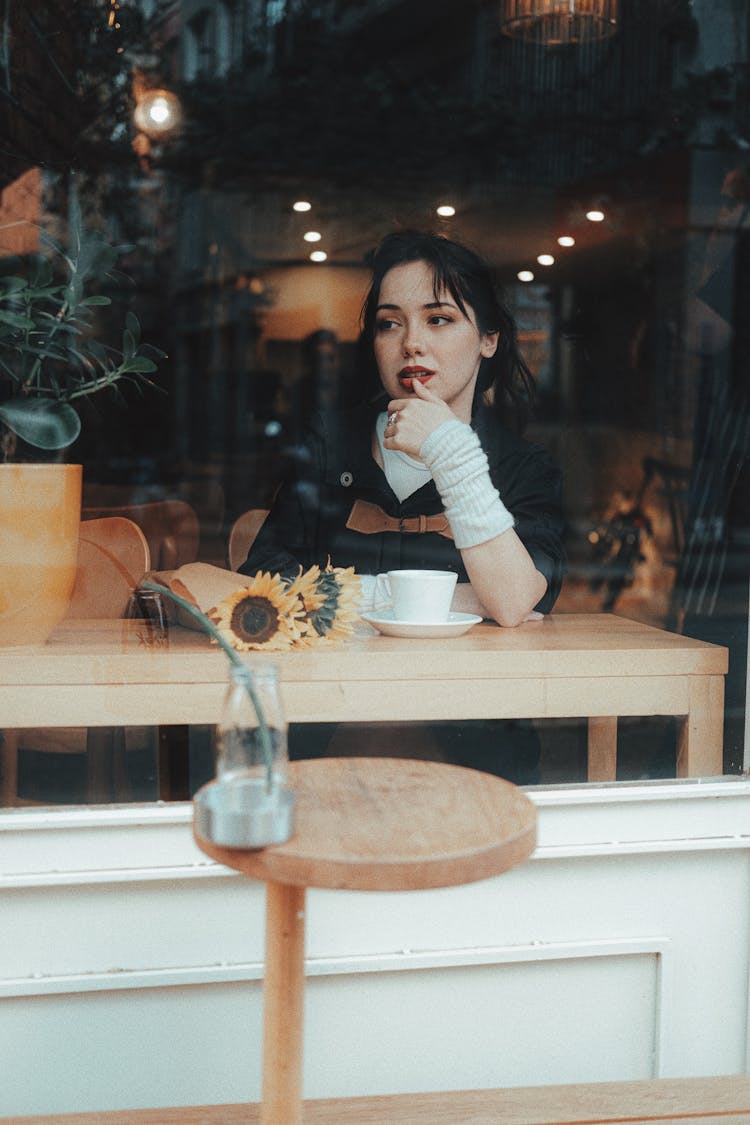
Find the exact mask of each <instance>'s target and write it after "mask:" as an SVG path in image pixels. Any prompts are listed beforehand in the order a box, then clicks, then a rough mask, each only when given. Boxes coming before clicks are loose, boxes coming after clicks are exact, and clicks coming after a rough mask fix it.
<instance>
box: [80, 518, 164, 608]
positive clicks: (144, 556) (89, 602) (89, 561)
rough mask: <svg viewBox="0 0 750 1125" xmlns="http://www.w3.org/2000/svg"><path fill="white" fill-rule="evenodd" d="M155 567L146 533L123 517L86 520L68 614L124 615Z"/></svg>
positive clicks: (81, 533) (83, 524) (81, 532)
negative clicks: (135, 591)
mask: <svg viewBox="0 0 750 1125" xmlns="http://www.w3.org/2000/svg"><path fill="white" fill-rule="evenodd" d="M150 566H151V555H150V551H149V546H148V542H147V540H146V536H145V535H144V533H143V532H142V531H141V529H140V527H139V526H138V524H137V523H134V522H133V520H129V519H125V518H124V517H123V516H108V517H105V518H103V519H92V520H84V521H83V522H82V523H81V530H80V532H79V537H78V569H77V571H76V581H75V586H74V588H73V596H72V598H71V600H70V605H69V607H68V613H67V616H68V617H74V618H79V619H80V618H94V617H110V618H111V617H124V616H125V612H126V610H127V607H128V602H129V600H130V595H131V594H132V592H133V590H134V589H135V588H136V586H137V585H138V583H139V582H140V581H141V579H142V578H143V576H144V574H145V573H146V571H147V570H149V569H150Z"/></svg>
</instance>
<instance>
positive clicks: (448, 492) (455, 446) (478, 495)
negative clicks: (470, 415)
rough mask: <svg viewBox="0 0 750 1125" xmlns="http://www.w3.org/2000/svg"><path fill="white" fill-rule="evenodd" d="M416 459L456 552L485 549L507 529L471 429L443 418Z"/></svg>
mask: <svg viewBox="0 0 750 1125" xmlns="http://www.w3.org/2000/svg"><path fill="white" fill-rule="evenodd" d="M419 456H420V459H421V460H422V461H423V462H424V464H425V465H426V466H427V468H428V469H429V470H430V473H431V474H432V479H433V480H434V481H435V485H436V486H437V490H438V492H439V493H440V496H441V499H442V501H443V505H444V507H445V514H446V516H447V517H448V522H449V524H450V526H451V532H452V533H453V541H454V543H455V544H456V546H457V547H458V548H459V549H463V548H464V547H476V546H477V545H478V544H480V543H486V542H487V541H488V540H490V539H494V538H495V537H496V536H498V535H502V534H503V532H505V531H508V530H509V529H510V528H511V527H513V524H514V523H515V521H514V519H513V516H512V515H511V514H510V512H509V511H508V509H507V508H506V507H505V505H504V504H503V502H502V500H501V499H500V496H499V493H498V491H497V489H496V488H495V486H494V484H493V483H492V480H491V479H490V471H489V464H488V462H487V455H486V454H485V452H484V450H483V449H482V446H481V443H480V441H479V438H478V437H477V435H476V434H475V433H474V431H473V430H472V428H471V426H467V425H466V423H465V422H461V421H459V419H458V418H449V419H448V421H447V422H443V423H442V424H441V425H440V426H438V428H437V429H436V430H433V432H432V433H431V434H430V435H429V436H428V437H427V438H425V440H424V441H423V442H422V445H421V448H420V450H419Z"/></svg>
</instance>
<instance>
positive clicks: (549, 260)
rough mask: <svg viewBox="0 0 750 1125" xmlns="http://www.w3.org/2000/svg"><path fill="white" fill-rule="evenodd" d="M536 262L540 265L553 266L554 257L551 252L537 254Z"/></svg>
mask: <svg viewBox="0 0 750 1125" xmlns="http://www.w3.org/2000/svg"><path fill="white" fill-rule="evenodd" d="M536 260H537V262H539V265H540V266H554V264H555V259H554V258H553V257H552V255H551V254H537V259H536Z"/></svg>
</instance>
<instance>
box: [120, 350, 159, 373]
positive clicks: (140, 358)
mask: <svg viewBox="0 0 750 1125" xmlns="http://www.w3.org/2000/svg"><path fill="white" fill-rule="evenodd" d="M124 370H125V371H138V372H139V373H142V374H144V375H150V374H151V373H152V372H154V371H158V368H157V366H156V364H155V363H154V361H153V360H152V359H146V357H145V355H134V356H133V357H132V358H131V359H129V360H128V361H127V362H126V363H125V364H124Z"/></svg>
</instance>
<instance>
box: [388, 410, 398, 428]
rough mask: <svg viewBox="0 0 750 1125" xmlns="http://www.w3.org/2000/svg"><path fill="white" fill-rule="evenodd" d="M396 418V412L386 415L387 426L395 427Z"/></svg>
mask: <svg viewBox="0 0 750 1125" xmlns="http://www.w3.org/2000/svg"><path fill="white" fill-rule="evenodd" d="M397 418H398V412H397V411H396V410H394V411H393V413H392V414H389V415H388V425H389V426H395V425H396V419H397Z"/></svg>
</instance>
